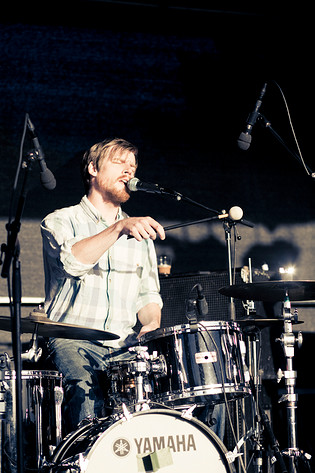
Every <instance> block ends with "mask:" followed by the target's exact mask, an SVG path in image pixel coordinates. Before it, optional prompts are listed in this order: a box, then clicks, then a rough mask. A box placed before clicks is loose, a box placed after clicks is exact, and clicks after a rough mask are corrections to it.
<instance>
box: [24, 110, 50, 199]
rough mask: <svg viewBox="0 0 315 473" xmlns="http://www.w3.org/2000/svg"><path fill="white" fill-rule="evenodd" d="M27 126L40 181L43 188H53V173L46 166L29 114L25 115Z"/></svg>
mask: <svg viewBox="0 0 315 473" xmlns="http://www.w3.org/2000/svg"><path fill="white" fill-rule="evenodd" d="M27 128H28V130H29V132H30V135H31V138H32V141H33V145H34V148H35V152H36V156H37V159H38V164H39V167H40V182H41V183H42V186H43V187H44V188H45V189H48V190H53V189H54V188H55V187H56V179H55V176H54V175H53V173H52V172H51V171H50V170H49V169H48V167H47V164H46V161H45V155H44V152H43V150H42V147H41V145H40V144H39V140H38V137H37V135H36V133H35V127H34V125H33V123H32V122H31V120H30V117H29V116H28V117H27Z"/></svg>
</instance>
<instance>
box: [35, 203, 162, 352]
mask: <svg viewBox="0 0 315 473" xmlns="http://www.w3.org/2000/svg"><path fill="white" fill-rule="evenodd" d="M126 217H127V215H126V214H125V213H124V212H122V210H121V209H119V212H118V216H117V219H122V218H126ZM107 227H108V225H107V224H106V222H105V220H104V219H103V218H102V216H101V215H100V213H99V212H98V210H97V209H96V208H95V207H94V206H93V205H92V204H91V203H90V201H89V200H88V198H87V197H86V196H84V197H83V198H82V200H81V202H80V203H79V204H77V205H74V206H72V207H66V208H63V209H59V210H56V211H55V212H53V213H51V214H49V215H48V216H47V217H46V218H45V219H44V220H43V221H42V223H41V232H42V238H43V257H44V270H45V311H46V313H47V314H48V317H49V318H50V319H52V320H55V321H57V322H65V323H69V324H77V325H84V326H87V327H90V328H93V329H99V330H107V331H110V332H114V333H115V334H117V335H119V336H120V337H121V338H120V339H119V340H115V341H110V342H109V341H104V345H106V346H112V347H121V346H124V345H125V344H126V342H125V340H126V338H127V336H128V335H131V334H132V333H133V330H132V327H133V326H134V325H135V324H136V321H137V312H138V311H139V310H140V309H141V308H142V307H144V306H145V305H147V304H148V303H150V302H155V303H157V304H158V305H159V306H160V307H162V299H161V297H160V294H159V289H160V286H159V278H158V272H157V261H156V253H155V249H154V244H153V241H152V240H151V239H148V240H142V241H141V242H138V241H137V240H135V239H134V238H131V239H127V236H126V235H124V236H122V237H120V238H119V239H118V240H117V241H116V243H115V244H114V245H112V246H111V248H109V250H108V251H106V252H105V253H104V254H103V255H102V257H101V258H100V259H99V261H98V262H97V263H96V264H91V265H87V264H83V263H81V262H80V261H78V260H77V259H76V258H75V257H74V256H73V254H72V252H71V248H72V246H73V245H74V243H76V242H77V241H79V240H82V239H84V238H86V237H88V236H91V235H95V234H97V233H99V232H101V231H102V230H104V229H105V228H107Z"/></svg>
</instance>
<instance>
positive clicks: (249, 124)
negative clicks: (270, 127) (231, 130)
mask: <svg viewBox="0 0 315 473" xmlns="http://www.w3.org/2000/svg"><path fill="white" fill-rule="evenodd" d="M266 87H267V82H265V83H264V86H263V88H262V89H261V91H260V95H259V98H258V100H257V102H256V105H255V108H254V110H253V111H252V113H250V114H249V115H248V118H247V120H246V127H245V131H243V132H242V133H241V134H240V136H239V137H238V140H237V145H238V147H239V148H240V149H242V150H244V151H246V150H247V149H248V148H249V147H250V144H251V141H252V131H253V127H254V125H255V123H256V121H257V118H258V116H259V109H260V107H261V104H262V99H263V97H264V95H265V92H266Z"/></svg>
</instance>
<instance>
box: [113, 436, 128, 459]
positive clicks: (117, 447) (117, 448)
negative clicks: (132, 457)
mask: <svg viewBox="0 0 315 473" xmlns="http://www.w3.org/2000/svg"><path fill="white" fill-rule="evenodd" d="M113 452H114V454H115V455H116V456H117V457H125V456H127V455H128V453H129V452H130V443H129V442H128V440H126V439H124V438H121V439H118V440H116V441H115V442H114V444H113Z"/></svg>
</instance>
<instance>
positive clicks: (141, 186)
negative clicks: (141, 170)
mask: <svg viewBox="0 0 315 473" xmlns="http://www.w3.org/2000/svg"><path fill="white" fill-rule="evenodd" d="M126 185H127V187H128V189H129V190H130V191H131V192H135V191H144V192H150V193H152V194H156V193H158V194H160V193H161V192H162V188H161V187H160V186H159V185H158V184H152V183H151V182H143V181H140V179H138V178H137V177H133V178H132V179H130V180H129V181H128V182H127V184H126Z"/></svg>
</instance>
